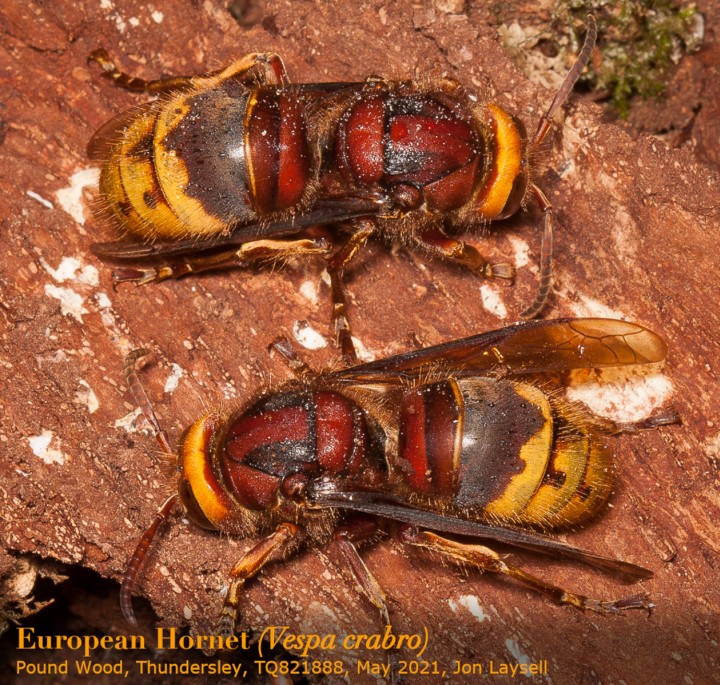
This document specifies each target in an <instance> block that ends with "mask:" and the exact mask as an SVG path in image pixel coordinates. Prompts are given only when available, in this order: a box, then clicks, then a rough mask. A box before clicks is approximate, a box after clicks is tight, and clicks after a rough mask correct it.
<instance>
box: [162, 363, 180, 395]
mask: <svg viewBox="0 0 720 685" xmlns="http://www.w3.org/2000/svg"><path fill="white" fill-rule="evenodd" d="M184 373H185V372H184V371H183V369H182V367H181V366H179V365H178V364H172V373H171V374H170V375H169V376H168V377H167V380H166V381H165V387H164V388H163V392H165V393H167V394H169V395H171V394H172V393H174V392H175V391H176V390H177V387H178V383H179V382H180V379H181V378H182V377H183V374H184Z"/></svg>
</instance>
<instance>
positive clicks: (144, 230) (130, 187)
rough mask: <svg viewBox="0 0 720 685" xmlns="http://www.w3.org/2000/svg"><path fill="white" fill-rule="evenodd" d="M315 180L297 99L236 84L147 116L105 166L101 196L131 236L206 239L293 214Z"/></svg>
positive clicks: (155, 107) (154, 108)
mask: <svg viewBox="0 0 720 685" xmlns="http://www.w3.org/2000/svg"><path fill="white" fill-rule="evenodd" d="M309 176H310V152H309V145H308V141H307V135H306V131H305V124H304V118H303V111H302V107H301V104H300V102H299V100H298V98H297V97H296V96H295V95H294V94H293V93H292V92H278V91H277V90H270V89H265V90H263V89H257V90H250V89H247V88H244V87H242V86H240V85H238V84H233V83H232V82H228V83H226V84H224V85H223V86H222V87H217V88H213V89H210V90H206V91H201V92H197V91H194V92H191V93H181V94H177V95H174V96H173V97H171V98H170V99H166V100H161V101H158V102H156V103H153V104H152V105H149V106H146V107H143V108H141V109H140V110H139V111H138V114H137V116H136V117H135V118H134V119H131V120H130V122H129V124H128V125H127V126H126V127H125V128H124V130H123V131H122V133H121V135H120V136H119V137H118V139H117V142H116V143H115V144H114V145H113V146H112V148H111V151H110V154H109V155H108V157H107V159H106V160H105V162H104V164H103V168H102V172H101V177H100V192H101V196H102V197H103V199H104V202H105V204H106V207H105V209H106V211H108V212H109V213H110V214H111V215H112V217H113V219H114V220H115V221H116V222H117V223H119V224H120V225H121V226H123V227H125V228H126V229H128V230H129V231H130V232H132V233H135V234H137V235H140V236H142V237H144V238H146V239H149V240H153V239H169V240H176V239H182V238H188V237H194V238H199V239H202V238H208V237H211V236H214V235H218V234H221V233H223V232H226V231H228V230H229V229H230V227H232V226H235V225H238V224H242V223H252V222H258V221H259V220H261V219H263V218H265V217H267V216H268V215H272V214H273V213H279V212H283V211H285V210H288V209H291V208H293V207H295V206H296V205H297V204H298V203H299V202H300V201H301V200H302V198H303V197H304V195H305V194H306V192H307V189H308V181H309Z"/></svg>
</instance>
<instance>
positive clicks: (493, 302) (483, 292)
mask: <svg viewBox="0 0 720 685" xmlns="http://www.w3.org/2000/svg"><path fill="white" fill-rule="evenodd" d="M480 298H481V299H482V304H483V307H485V309H486V310H487V311H489V312H490V313H491V314H494V315H495V316H497V318H498V319H506V318H507V308H506V307H505V303H504V302H503V301H502V300H501V299H500V293H499V292H498V291H497V290H496V289H495V288H494V287H493V286H491V285H488V284H487V283H483V285H481V286H480Z"/></svg>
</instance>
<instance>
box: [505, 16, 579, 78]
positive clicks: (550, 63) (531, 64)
mask: <svg viewBox="0 0 720 685" xmlns="http://www.w3.org/2000/svg"><path fill="white" fill-rule="evenodd" d="M498 33H499V34H500V38H501V39H502V41H503V42H504V43H505V46H506V47H507V49H508V50H509V51H510V52H511V53H512V54H513V55H514V56H515V57H516V60H517V62H519V63H520V64H521V66H522V70H523V71H524V72H525V75H526V76H527V77H528V78H529V79H530V80H531V81H533V82H534V83H539V84H541V85H542V86H544V87H545V88H547V89H548V90H552V91H556V90H557V89H558V88H559V87H560V86H561V84H562V82H563V80H564V78H565V73H566V71H567V64H566V62H565V52H564V51H563V50H560V51H558V53H557V55H555V56H548V55H545V54H544V53H542V52H541V51H540V50H532V48H533V47H535V46H536V45H537V43H538V42H539V41H540V40H541V39H542V38H543V37H544V35H543V34H542V33H541V32H540V31H538V30H537V29H536V28H535V27H533V26H525V27H523V26H520V24H518V22H516V21H514V22H512V23H511V24H509V25H507V24H502V25H501V26H500V27H499V28H498Z"/></svg>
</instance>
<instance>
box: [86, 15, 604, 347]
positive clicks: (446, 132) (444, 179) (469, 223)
mask: <svg viewBox="0 0 720 685" xmlns="http://www.w3.org/2000/svg"><path fill="white" fill-rule="evenodd" d="M595 37H596V25H595V20H594V19H593V18H592V17H589V18H588V31H587V37H586V39H585V44H584V45H583V48H582V50H581V52H580V54H579V56H578V59H577V62H576V63H575V65H574V66H573V68H572V69H571V70H570V72H569V73H568V75H567V77H566V79H565V82H564V83H563V85H562V86H561V88H560V89H559V91H558V92H557V95H556V96H555V99H554V100H553V102H552V104H551V106H550V107H549V109H548V110H547V112H546V113H545V114H544V115H543V116H542V118H541V119H540V123H539V126H538V129H537V132H536V133H535V135H534V137H533V138H532V139H531V140H530V141H528V138H527V135H526V133H525V127H524V125H523V124H522V122H521V121H519V120H518V119H517V118H516V117H514V116H513V115H511V114H509V113H508V112H506V111H505V110H504V109H502V108H501V107H499V106H498V105H496V104H493V103H491V102H483V101H482V100H480V101H477V100H476V99H475V98H474V97H472V96H471V95H469V94H468V93H467V92H466V91H465V89H464V88H463V87H462V86H461V85H460V83H458V82H457V81H454V80H452V79H449V78H444V79H440V80H433V81H427V82H420V81H410V80H408V81H388V80H385V79H382V78H377V77H372V78H368V79H367V80H365V81H364V82H362V83H301V84H290V83H289V81H288V78H287V74H286V72H285V67H284V65H283V63H282V60H281V59H280V57H279V56H278V55H277V54H274V53H253V54H249V55H247V56H245V57H243V58H242V59H239V60H238V61H236V62H233V63H232V64H231V65H230V66H228V67H227V68H225V69H222V70H220V71H217V72H212V73H210V74H206V75H203V76H194V77H177V78H167V79H162V80H157V81H143V80H141V79H138V78H134V77H131V76H128V75H126V74H124V73H122V72H120V71H118V70H117V69H116V67H115V65H114V63H113V62H112V61H111V59H110V57H109V56H108V55H107V53H106V52H105V51H104V50H97V51H95V52H94V53H93V54H92V55H91V58H90V59H91V60H93V61H96V62H98V63H99V64H100V65H101V66H102V67H103V70H104V71H103V76H105V77H107V78H109V79H111V80H113V81H114V82H115V83H116V84H118V85H120V86H123V87H125V88H128V89H130V90H137V91H144V92H149V93H159V94H161V97H160V98H159V99H158V100H156V101H155V102H150V103H147V104H144V105H141V106H139V107H136V108H135V109H132V110H130V111H129V112H126V113H125V114H122V115H120V116H119V117H117V118H115V119H113V120H111V121H110V122H108V123H107V124H106V125H105V126H103V127H102V128H101V129H100V130H99V131H98V132H97V133H96V134H95V136H94V137H93V139H92V140H91V141H90V144H89V145H88V154H89V156H90V157H91V158H92V159H94V160H97V161H99V162H101V164H102V172H101V177H100V195H101V197H100V202H101V206H102V208H103V209H104V212H105V214H106V215H108V216H109V217H111V219H112V221H113V222H114V223H115V224H116V225H117V226H118V227H120V228H121V229H123V230H124V231H126V232H127V233H130V234H132V235H133V236H134V237H135V238H140V239H141V240H142V242H137V241H135V242H132V241H127V240H125V239H123V240H121V241H119V242H113V243H100V244H97V245H95V246H94V250H95V252H96V253H97V254H98V255H99V256H101V257H102V258H104V259H110V260H115V261H124V262H144V266H139V267H138V268H135V267H129V266H128V267H123V268H119V269H117V270H116V271H115V272H114V280H115V282H121V281H134V282H136V283H147V282H150V281H161V280H164V279H167V278H177V277H180V276H184V275H187V274H190V273H195V272H199V271H207V270H211V269H220V268H227V267H244V266H249V265H253V264H258V263H261V262H267V261H269V262H275V261H282V260H284V259H287V258H288V257H294V256H299V255H303V254H322V255H326V256H327V270H328V273H329V275H330V287H331V293H332V299H333V305H334V307H333V325H334V328H335V333H336V336H337V338H338V341H339V344H340V346H341V349H342V351H343V354H344V355H345V357H346V359H348V360H350V361H354V360H355V351H354V349H353V345H352V342H351V336H350V327H349V323H348V319H347V315H346V297H345V293H344V287H343V271H344V269H345V268H346V267H347V266H348V264H349V263H350V261H351V260H352V259H353V257H354V256H355V255H356V254H357V252H358V251H359V250H360V249H361V248H362V247H363V246H364V245H365V243H366V242H367V240H368V239H369V238H370V237H372V236H379V237H382V238H385V239H389V240H398V241H400V242H402V243H403V244H405V245H408V246H414V247H418V248H420V249H422V250H423V251H424V252H425V253H427V254H430V255H435V256H438V257H441V258H444V259H448V260H450V261H452V262H455V263H457V264H460V265H462V266H464V267H465V268H467V269H469V270H471V271H473V272H474V273H477V274H480V275H481V276H485V277H488V278H504V279H512V278H513V277H514V275H515V269H514V267H513V266H512V265H509V264H490V263H488V262H487V261H486V260H485V259H484V258H483V257H482V256H481V255H480V253H479V252H478V250H477V249H476V248H475V247H473V246H471V245H468V244H467V243H465V242H463V241H462V240H460V239H459V238H458V236H459V235H460V234H462V233H465V232H468V231H471V230H474V229H478V228H482V227H484V226H486V225H487V224H488V222H491V221H494V220H496V219H503V218H506V217H509V216H511V215H513V214H515V213H516V212H517V211H518V210H519V209H520V208H521V207H524V206H525V205H526V203H527V202H528V199H529V198H530V197H533V198H535V200H536V201H537V202H538V204H539V205H540V207H541V209H542V211H543V214H544V231H543V246H542V250H541V258H540V261H541V276H540V285H539V288H538V292H537V295H536V298H535V301H534V302H533V303H532V304H531V305H530V306H529V307H528V308H527V309H526V311H525V312H523V314H522V316H523V317H525V318H533V317H534V316H536V315H537V314H539V313H540V311H541V310H542V308H543V307H544V305H545V302H546V300H547V296H548V293H549V290H550V286H551V280H552V232H553V208H552V206H551V204H550V202H549V201H548V199H547V198H546V197H545V195H544V194H543V192H542V191H541V190H540V188H539V187H538V186H537V185H536V184H535V182H534V180H533V171H534V167H533V156H534V155H535V153H536V152H537V150H538V148H539V147H540V146H541V144H542V142H543V141H544V140H545V137H546V136H547V134H548V132H549V131H550V129H551V125H552V124H551V122H552V120H553V118H554V116H555V114H556V112H557V111H558V110H559V108H560V107H561V106H562V105H563V103H564V102H565V100H566V99H567V97H568V95H569V93H570V92H571V90H572V88H573V86H574V84H575V81H576V80H577V78H578V76H579V75H580V73H581V72H582V70H583V68H584V67H585V65H586V64H587V62H588V60H589V58H590V54H591V52H592V49H593V46H594V43H595Z"/></svg>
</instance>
